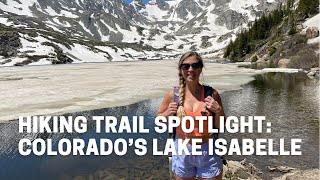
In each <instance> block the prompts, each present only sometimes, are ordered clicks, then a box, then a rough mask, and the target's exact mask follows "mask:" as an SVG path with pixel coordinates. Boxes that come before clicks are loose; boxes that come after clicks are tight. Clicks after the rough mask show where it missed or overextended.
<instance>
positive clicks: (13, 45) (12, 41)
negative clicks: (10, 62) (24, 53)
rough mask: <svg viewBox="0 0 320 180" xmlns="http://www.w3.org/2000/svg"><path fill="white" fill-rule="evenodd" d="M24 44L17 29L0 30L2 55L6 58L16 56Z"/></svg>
mask: <svg viewBox="0 0 320 180" xmlns="http://www.w3.org/2000/svg"><path fill="white" fill-rule="evenodd" d="M21 46H22V44H21V42H20V35H19V33H18V32H15V31H1V32H0V56H3V57H5V58H8V57H11V56H15V55H16V54H17V53H18V51H17V49H19V48H20V47H21Z"/></svg>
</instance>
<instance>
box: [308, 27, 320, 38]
mask: <svg viewBox="0 0 320 180" xmlns="http://www.w3.org/2000/svg"><path fill="white" fill-rule="evenodd" d="M318 36H319V29H318V28H317V27H308V28H307V31H306V37H307V39H313V38H316V37H318Z"/></svg>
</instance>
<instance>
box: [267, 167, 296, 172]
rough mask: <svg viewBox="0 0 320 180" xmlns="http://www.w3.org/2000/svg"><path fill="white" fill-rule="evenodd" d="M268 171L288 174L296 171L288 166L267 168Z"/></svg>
mask: <svg viewBox="0 0 320 180" xmlns="http://www.w3.org/2000/svg"><path fill="white" fill-rule="evenodd" d="M267 169H268V170H269V171H278V172H283V173H287V172H291V171H293V170H295V169H294V168H292V167H288V166H272V167H270V166H267Z"/></svg>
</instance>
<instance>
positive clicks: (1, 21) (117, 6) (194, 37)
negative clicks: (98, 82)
mask: <svg viewBox="0 0 320 180" xmlns="http://www.w3.org/2000/svg"><path fill="white" fill-rule="evenodd" d="M284 1H285V0H170V1H168V0H167V1H164V0H151V1H150V2H149V3H148V4H143V3H142V2H141V1H140V0H133V1H132V2H131V3H130V4H125V3H124V2H123V1H122V0H113V1H109V0H55V1H49V0H0V39H1V40H2V41H1V42H0V56H1V57H0V65H2V66H11V65H25V64H32V65H36V64H51V63H53V64H56V63H69V62H73V63H80V62H106V61H128V60H138V59H161V58H175V57H177V56H179V55H180V54H181V53H182V52H185V51H189V50H195V51H198V52H200V53H202V54H204V55H209V56H214V55H218V54H219V50H220V49H222V48H223V47H225V46H226V45H227V44H228V42H229V41H230V39H234V38H235V34H236V33H237V32H239V31H240V30H241V29H242V28H245V27H246V26H247V24H248V22H250V21H253V20H254V19H255V18H257V17H259V16H260V15H262V14H263V13H267V12H268V11H270V10H272V9H274V8H276V7H277V6H278V5H279V3H280V2H282V3H283V2H284Z"/></svg>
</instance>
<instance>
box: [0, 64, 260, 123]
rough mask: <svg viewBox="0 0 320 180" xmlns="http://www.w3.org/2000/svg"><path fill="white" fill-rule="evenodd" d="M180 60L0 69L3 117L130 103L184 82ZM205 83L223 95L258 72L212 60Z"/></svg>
mask: <svg viewBox="0 0 320 180" xmlns="http://www.w3.org/2000/svg"><path fill="white" fill-rule="evenodd" d="M177 63H178V60H158V61H138V62H114V63H92V64H66V65H49V66H23V67H2V68H0V84H1V86H0V92H1V93H0V99H1V104H0V121H6V120H13V119H18V117H19V116H27V115H53V114H63V113H68V112H77V111H83V110H93V109H101V108H107V107H114V106H122V105H129V104H132V103H135V102H139V101H142V100H146V99H149V98H152V97H161V96H163V95H164V94H165V93H166V92H167V91H168V90H169V89H171V88H172V87H173V86H175V85H177V84H178V70H177ZM205 66H206V67H205V69H204V70H203V77H201V81H202V82H204V83H205V84H209V85H211V86H213V87H214V88H216V89H217V90H218V91H219V92H220V93H221V92H223V91H227V90H235V89H239V88H240V86H241V85H243V84H245V83H247V82H249V81H251V80H253V77H252V76H253V75H254V74H256V73H258V72H259V71H258V70H252V69H245V68H238V67H237V65H234V64H218V63H210V62H207V63H206V64H205Z"/></svg>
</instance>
